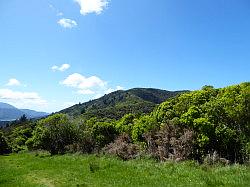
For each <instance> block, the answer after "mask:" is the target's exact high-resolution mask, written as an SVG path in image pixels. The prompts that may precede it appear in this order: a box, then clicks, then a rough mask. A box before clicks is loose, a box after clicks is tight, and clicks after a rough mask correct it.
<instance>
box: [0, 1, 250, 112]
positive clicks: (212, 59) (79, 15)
mask: <svg viewBox="0 0 250 187" xmlns="http://www.w3.org/2000/svg"><path fill="white" fill-rule="evenodd" d="M249 10H250V1H249V0H239V1H235V0H203V1H201V0H180V1H176V0H110V1H106V0H39V1H33V0H25V1H20V0H3V1H0V23H1V26H0V65H1V66H0V67H1V68H0V75H1V76H0V102H7V103H10V104H13V105H15V106H17V107H19V108H31V109H36V110H42V111H48V112H52V111H58V110H60V109H62V108H65V107H67V106H70V105H72V104H74V103H78V102H85V101H88V100H89V99H93V98H97V97H100V96H101V95H103V94H105V93H109V92H111V91H114V90H117V89H129V88H133V87H154V88H161V89H166V90H182V89H190V90H195V89H199V88H201V87H202V86H203V85H213V86H215V87H224V86H227V85H231V84H237V83H240V82H245V81H249V80H250V62H249V61H250V34H249V33H250V21H249V20H250V11H249Z"/></svg>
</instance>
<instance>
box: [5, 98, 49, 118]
mask: <svg viewBox="0 0 250 187" xmlns="http://www.w3.org/2000/svg"><path fill="white" fill-rule="evenodd" d="M24 114H25V115H26V116H27V117H28V118H40V117H44V116H47V115H48V113H45V112H37V111H34V110H29V109H18V108H16V107H14V106H12V105H10V104H7V103H2V102H0V121H12V120H16V119H18V118H20V117H21V116H22V115H24Z"/></svg>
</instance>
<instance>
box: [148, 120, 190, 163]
mask: <svg viewBox="0 0 250 187" xmlns="http://www.w3.org/2000/svg"><path fill="white" fill-rule="evenodd" d="M145 138H146V140H147V146H148V147H147V150H148V153H149V154H151V155H152V156H153V157H156V158H158V159H159V160H161V161H164V160H175V161H179V160H186V159H189V158H192V156H193V153H194V143H195V142H194V140H195V139H194V138H195V133H194V132H193V131H192V130H190V129H186V128H183V127H180V126H177V125H172V124H164V125H163V126H162V127H161V129H160V130H159V131H157V132H149V133H147V134H145Z"/></svg>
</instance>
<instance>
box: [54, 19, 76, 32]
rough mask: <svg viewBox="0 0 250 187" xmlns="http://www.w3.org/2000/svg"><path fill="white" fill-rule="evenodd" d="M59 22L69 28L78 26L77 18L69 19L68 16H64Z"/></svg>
mask: <svg viewBox="0 0 250 187" xmlns="http://www.w3.org/2000/svg"><path fill="white" fill-rule="evenodd" d="M57 23H58V24H59V25H61V26H62V27H64V28H69V29H71V28H73V27H76V26H77V23H76V21H75V20H72V19H67V18H62V19H60V20H59V21H58V22H57Z"/></svg>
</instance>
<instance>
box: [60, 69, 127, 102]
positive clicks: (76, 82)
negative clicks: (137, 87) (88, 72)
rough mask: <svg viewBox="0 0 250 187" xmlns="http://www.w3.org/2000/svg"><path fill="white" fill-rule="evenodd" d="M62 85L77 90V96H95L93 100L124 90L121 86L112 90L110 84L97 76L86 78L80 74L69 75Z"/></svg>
mask: <svg viewBox="0 0 250 187" xmlns="http://www.w3.org/2000/svg"><path fill="white" fill-rule="evenodd" d="M60 84H62V85H65V86H68V87H72V88H75V89H76V90H77V91H76V93H77V94H80V95H94V97H93V98H98V97H101V96H103V95H104V94H109V93H111V92H113V91H116V90H123V89H124V88H123V87H121V86H117V87H116V88H110V87H109V86H108V83H107V82H106V81H104V80H102V79H100V78H99V77H97V76H91V77H85V76H83V75H81V74H79V73H74V74H71V75H69V76H68V77H67V78H66V79H65V80H63V81H61V82H60Z"/></svg>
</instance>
